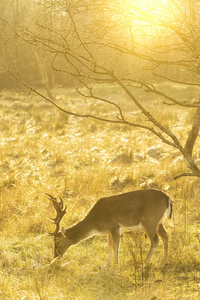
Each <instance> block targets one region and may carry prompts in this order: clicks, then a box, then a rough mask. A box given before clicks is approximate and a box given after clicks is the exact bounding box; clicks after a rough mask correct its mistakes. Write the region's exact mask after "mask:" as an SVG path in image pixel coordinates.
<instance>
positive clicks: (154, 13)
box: [124, 0, 170, 20]
mask: <svg viewBox="0 0 200 300" xmlns="http://www.w3.org/2000/svg"><path fill="white" fill-rule="evenodd" d="M124 3H125V5H127V7H128V8H129V10H130V11H132V12H133V11H134V12H135V13H136V14H137V13H138V17H139V18H141V19H144V20H145V19H146V20H148V19H162V20H165V19H166V17H167V16H169V11H170V9H169V0H134V1H133V0H125V1H124Z"/></svg>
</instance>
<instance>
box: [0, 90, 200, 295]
mask: <svg viewBox="0 0 200 300" xmlns="http://www.w3.org/2000/svg"><path fill="white" fill-rule="evenodd" d="M110 92H113V90H112V89H111V91H110ZM102 93H103V92H102ZM104 93H105V91H104ZM70 95H71V96H72V92H70ZM120 96H123V95H118V99H117V101H122V99H121V98H120ZM15 97H16V99H15V100H8V99H7V100H5V99H2V100H1V121H0V122H1V132H0V140H1V143H0V175H1V176H0V299H2V300H6V299H27V300H28V299H29V300H30V299H83V300H84V299H85V300H86V299H87V300H88V299H92V300H93V299H104V300H112V299H113V300H114V299H128V300H135V299H145V300H146V299H198V297H199V296H200V284H199V282H200V256H199V242H200V228H199V217H200V204H199V203H200V202H199V191H200V181H199V179H197V178H183V179H179V180H177V181H173V176H175V175H177V174H178V173H179V172H181V171H183V170H184V169H185V168H186V167H187V163H186V162H185V161H184V160H183V159H182V158H181V157H180V156H179V154H177V152H176V151H174V150H173V149H171V148H169V147H168V146H166V145H164V144H162V143H161V142H160V141H159V140H157V139H156V138H155V137H154V136H152V135H149V134H148V133H146V132H143V131H141V130H130V128H127V127H123V126H119V125H112V124H104V123H100V122H94V121H93V120H90V119H76V118H73V117H69V116H66V118H65V116H63V114H60V113H59V112H58V111H57V110H55V109H54V108H52V107H51V106H50V105H48V104H46V103H44V102H43V101H41V100H39V99H32V100H31V99H29V98H28V96H26V97H25V96H23V98H22V97H20V96H18V95H17V94H16V95H15ZM7 98H8V97H7ZM71 99H72V100H71V104H70V105H72V107H73V105H74V107H76V108H78V107H77V106H76V101H75V97H74V98H73V96H72V98H71ZM68 101H70V99H68ZM79 101H81V100H79ZM84 105H85V108H86V109H89V110H90V111H91V110H92V109H93V110H95V109H97V108H95V106H94V104H93V103H91V102H90V101H88V100H87V102H84ZM129 105H130V104H129ZM99 108H101V112H103V109H104V108H103V107H99V106H98V109H99ZM152 108H153V107H152V105H151V106H150V107H149V109H152ZM170 110H171V109H169V108H168V107H167V108H166V111H165V110H163V109H162V111H161V112H159V118H160V120H162V119H163V120H164V122H165V125H167V126H168V127H169V128H170V129H172V130H173V131H174V132H175V133H176V134H177V135H178V136H179V137H180V138H181V139H182V140H184V139H185V137H186V134H187V131H188V130H189V124H188V120H189V119H191V117H190V115H189V114H190V113H191V112H190V111H184V112H183V111H182V112H181V111H180V109H179V110H177V111H176V110H175V109H174V110H173V111H171V113H170ZM106 113H109V110H106ZM134 118H136V119H137V118H138V120H140V118H141V117H140V116H139V115H137V114H136V115H135V116H134ZM180 120H181V122H180ZM181 123H182V125H183V126H181ZM198 147H199V141H198V140H197V145H196V148H195V149H197V150H195V155H196V156H198ZM148 187H153V188H157V189H162V190H163V191H166V192H167V193H168V194H169V195H170V196H171V197H172V198H173V199H174V205H173V206H174V213H173V222H172V224H169V225H168V224H166V228H167V231H168V232H169V234H170V255H169V265H168V266H165V267H163V266H162V264H161V261H162V256H163V245H162V242H160V243H159V246H158V249H157V250H156V253H155V255H154V256H153V258H152V262H151V264H150V266H149V267H147V268H144V266H143V262H142V261H143V258H144V257H145V255H146V253H147V251H148V247H149V243H148V240H145V239H144V235H143V234H123V237H122V241H121V246H120V254H119V265H118V266H114V265H113V266H112V267H108V265H107V257H108V254H107V252H108V246H107V237H93V238H91V239H89V240H87V241H83V242H82V243H80V244H78V245H77V246H75V247H72V248H70V249H69V251H68V252H67V254H66V255H65V256H64V258H63V259H62V260H61V261H60V262H55V263H54V264H52V265H50V262H51V260H52V259H53V239H52V237H50V236H49V235H48V234H47V233H48V232H50V231H53V230H54V226H53V225H52V224H51V223H50V222H49V216H53V215H54V211H53V208H52V204H51V203H50V202H49V201H48V200H47V197H46V196H45V192H47V193H50V194H52V195H53V196H58V195H60V196H62V197H63V199H64V201H65V203H66V204H67V206H68V209H67V214H66V216H65V218H64V219H63V221H62V225H63V226H70V225H71V224H73V223H75V222H77V221H79V220H81V219H82V218H83V217H84V215H85V214H86V213H87V211H88V209H89V208H90V206H91V205H93V204H94V203H95V202H96V201H97V200H98V199H99V198H100V197H103V196H108V195H112V194H116V193H121V192H126V191H130V190H134V189H141V188H148Z"/></svg>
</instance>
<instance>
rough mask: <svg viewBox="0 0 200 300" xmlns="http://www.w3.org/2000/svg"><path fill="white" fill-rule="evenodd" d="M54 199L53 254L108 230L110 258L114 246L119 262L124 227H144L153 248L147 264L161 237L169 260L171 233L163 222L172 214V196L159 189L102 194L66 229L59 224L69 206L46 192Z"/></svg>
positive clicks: (138, 228) (134, 228)
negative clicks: (81, 217)
mask: <svg viewBox="0 0 200 300" xmlns="http://www.w3.org/2000/svg"><path fill="white" fill-rule="evenodd" d="M47 195H48V196H49V200H51V201H52V202H53V206H54V208H55V210H56V213H57V215H56V217H55V218H51V219H52V220H53V221H54V224H55V225H56V229H55V231H54V232H53V233H50V235H51V236H54V258H55V259H57V258H61V257H62V256H63V255H64V254H65V252H66V251H67V250H68V249H69V247H71V246H72V245H76V244H78V243H79V242H81V241H82V240H85V239H87V238H89V237H91V236H93V235H103V234H108V237H109V239H108V240H109V261H110V260H111V259H112V254H113V250H114V256H115V263H118V252H119V244H120V236H121V229H123V228H125V229H128V230H133V231H139V230H144V231H145V235H146V236H147V237H148V238H149V240H150V249H149V252H148V254H147V257H146V259H145V265H147V264H148V263H149V261H150V259H151V257H152V255H153V253H154V251H155V249H156V247H157V245H158V242H159V238H158V236H160V237H161V239H162V241H163V244H164V264H166V263H167V262H168V239H169V236H168V233H167V232H166V230H165V228H164V225H163V222H164V219H165V218H166V217H167V218H168V219H170V218H171V216H172V200H171V198H170V197H169V196H168V195H167V194H165V193H164V192H162V191H160V190H155V189H144V190H136V191H131V192H127V193H122V194H118V195H114V196H110V197H106V198H101V199H100V200H98V201H97V202H96V204H95V205H94V206H93V207H92V208H91V209H90V211H89V213H88V214H87V215H86V217H85V218H84V219H83V220H82V221H80V222H78V223H77V224H75V225H73V226H71V227H70V228H67V229H65V228H64V227H62V228H61V230H59V228H60V221H61V219H62V218H63V216H64V215H65V213H66V210H67V206H66V205H64V204H63V200H62V198H61V197H59V198H60V200H59V201H57V199H56V198H54V197H53V196H51V195H49V194H47Z"/></svg>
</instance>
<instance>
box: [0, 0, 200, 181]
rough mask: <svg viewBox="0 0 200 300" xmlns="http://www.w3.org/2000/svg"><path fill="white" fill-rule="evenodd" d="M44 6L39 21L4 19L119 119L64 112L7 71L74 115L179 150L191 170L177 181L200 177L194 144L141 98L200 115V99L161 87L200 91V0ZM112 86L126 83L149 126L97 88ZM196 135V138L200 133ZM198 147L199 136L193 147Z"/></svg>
mask: <svg viewBox="0 0 200 300" xmlns="http://www.w3.org/2000/svg"><path fill="white" fill-rule="evenodd" d="M40 3H41V4H40V5H41V6H40V10H38V11H40V15H38V12H37V15H36V16H35V20H36V21H35V23H34V24H33V23H31V24H30V26H28V25H27V24H21V23H19V21H18V22H14V23H12V22H9V23H8V22H7V21H6V20H5V19H3V18H2V22H3V23H5V22H6V23H7V25H9V27H10V29H11V31H12V33H13V34H14V35H15V37H16V38H17V39H18V40H21V41H23V43H25V44H28V45H29V46H31V47H32V48H33V49H36V48H37V49H40V51H42V53H43V54H45V57H46V61H47V58H48V64H51V68H52V70H53V71H54V72H55V73H56V74H58V73H59V74H61V77H62V81H64V82H65V85H66V86H67V84H69V83H71V82H73V84H74V85H75V86H77V91H78V92H79V93H80V94H81V95H82V96H83V97H85V98H90V99H93V100H96V101H101V102H104V103H106V104H107V105H109V106H110V108H111V109H112V110H113V112H114V114H113V115H114V116H113V117H111V118H108V117H106V116H105V115H102V114H95V115H92V114H90V113H87V112H84V113H82V111H81V110H80V109H79V108H78V107H77V110H76V111H70V110H68V109H66V108H63V107H60V106H59V105H58V104H57V103H56V101H55V100H53V98H52V97H48V96H46V95H45V94H43V93H42V92H41V91H39V90H38V89H37V86H36V85H34V84H33V83H32V82H30V81H27V80H25V79H23V78H24V77H23V74H19V73H18V74H17V73H16V72H13V70H12V69H11V68H10V67H9V68H7V72H9V73H10V74H11V75H12V76H13V77H14V78H15V79H16V80H17V81H18V82H20V83H21V84H23V85H24V86H26V87H27V88H28V89H29V90H31V91H33V92H34V93H36V94H38V95H40V96H41V97H42V98H43V99H45V100H46V101H49V102H51V103H52V104H53V105H54V106H56V107H57V108H58V109H60V110H62V111H64V112H66V113H67V114H71V115H74V116H78V117H84V118H85V117H90V118H94V119H98V120H102V121H106V122H111V123H118V124H124V125H127V126H131V127H135V128H142V129H144V130H148V131H150V132H151V133H153V134H154V135H156V136H157V137H158V138H159V139H160V140H162V141H163V142H164V143H166V144H168V145H170V146H172V147H173V148H176V149H178V150H179V151H180V152H181V154H182V155H183V156H184V157H185V159H186V160H187V161H188V163H189V168H190V171H189V172H185V173H183V174H179V175H177V177H176V178H179V177H181V176H200V170H199V168H198V166H197V165H196V163H195V162H194V160H193V158H192V150H191V147H190V148H188V146H187V143H186V146H183V145H182V144H181V143H180V141H179V139H178V138H177V136H176V135H175V134H174V133H173V131H172V130H170V129H169V128H168V127H166V126H164V125H163V123H162V122H161V121H159V120H158V119H157V118H156V117H155V113H154V111H149V110H148V109H147V108H146V106H145V103H143V102H142V101H140V100H139V99H138V98H137V96H136V93H135V91H136V90H137V89H141V90H142V91H144V92H145V93H147V95H152V94H153V95H155V96H157V97H160V99H162V101H163V105H167V104H168V105H174V106H181V107H185V108H186V109H187V108H190V107H191V108H194V109H195V108H196V109H197V111H199V107H200V103H199V102H198V101H196V100H195V99H187V98H184V99H180V98H175V97H174V96H173V95H171V94H170V93H168V91H167V90H163V89H161V88H160V86H159V85H158V84H157V83H158V82H159V81H161V80H165V81H168V82H169V83H176V84H179V85H183V86H187V87H196V88H199V87H200V84H199V75H200V61H199V57H200V50H199V49H200V47H199V43H200V38H199V36H200V35H199V33H200V24H199V23H198V22H197V20H198V17H199V14H200V7H199V2H198V1H193V2H192V5H191V2H190V1H186V0H182V1H180V0H169V1H166V4H164V2H163V1H160V3H159V1H157V5H154V6H151V7H150V6H148V5H144V4H143V5H141V1H137V0H135V1H131V2H130V1H126V0H123V1H121V0H120V1H119V0H110V1H105V0H97V1H94V0H67V1H64V0H60V1H55V2H52V1H49V0H42V1H41V2H40ZM127 3H128V4H127ZM194 12H195V14H194ZM61 77H60V78H61ZM194 78H195V79H194ZM105 83H111V84H113V85H117V86H119V87H120V89H122V90H123V91H124V93H125V94H126V95H127V97H128V98H129V101H131V103H132V105H133V107H137V108H138V109H139V110H140V111H141V113H142V114H143V116H144V121H143V122H140V123H137V122H134V119H133V118H132V116H131V115H130V114H129V112H127V111H124V110H123V107H122V106H120V105H119V104H118V103H117V102H116V101H115V100H114V97H113V99H112V100H110V99H108V98H106V97H102V96H100V95H99V94H98V93H97V91H96V89H95V86H96V85H100V84H105ZM80 87H84V89H80ZM194 125H195V128H197V127H198V126H199V123H197V122H196V121H195V122H194ZM198 128H199V127H198ZM195 134H196V136H197V134H198V130H196V131H195ZM194 142H195V139H194V138H193V146H194ZM190 145H191V143H190ZM193 146H192V148H193Z"/></svg>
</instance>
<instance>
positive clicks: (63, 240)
mask: <svg viewBox="0 0 200 300" xmlns="http://www.w3.org/2000/svg"><path fill="white" fill-rule="evenodd" d="M46 195H48V196H49V200H51V201H52V202H53V206H54V208H55V210H56V213H57V215H56V217H55V218H50V219H51V220H53V221H54V224H55V225H56V229H55V231H54V232H53V233H49V234H50V235H51V236H54V257H62V256H63V254H64V253H65V252H66V251H67V249H68V248H69V247H70V246H71V242H70V240H69V239H68V238H67V237H66V234H65V228H64V227H62V228H61V230H60V231H59V228H60V221H61V220H62V218H63V216H64V215H65V213H66V209H67V207H66V205H65V206H64V205H63V200H62V198H61V197H60V201H59V202H58V201H57V199H56V198H54V197H52V196H51V195H49V194H46Z"/></svg>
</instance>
